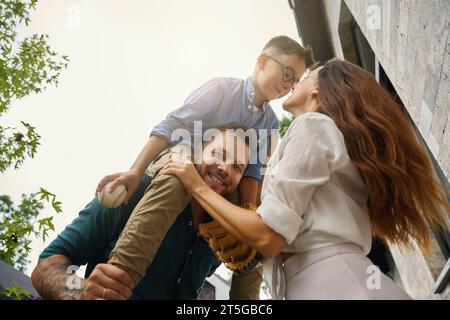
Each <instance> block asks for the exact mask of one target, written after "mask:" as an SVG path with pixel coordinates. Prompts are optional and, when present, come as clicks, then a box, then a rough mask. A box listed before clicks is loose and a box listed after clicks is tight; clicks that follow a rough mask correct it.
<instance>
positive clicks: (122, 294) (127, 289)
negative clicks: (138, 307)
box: [80, 264, 134, 300]
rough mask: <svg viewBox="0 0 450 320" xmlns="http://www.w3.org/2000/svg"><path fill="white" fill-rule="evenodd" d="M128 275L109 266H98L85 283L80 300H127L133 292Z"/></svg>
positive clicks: (131, 281)
mask: <svg viewBox="0 0 450 320" xmlns="http://www.w3.org/2000/svg"><path fill="white" fill-rule="evenodd" d="M133 286H134V284H133V279H131V277H130V276H129V275H128V273H127V272H126V271H124V270H122V269H120V268H119V267H116V266H114V265H111V264H98V265H97V266H96V267H95V269H94V270H93V271H92V273H91V275H90V276H89V278H88V279H87V281H86V284H85V286H84V290H83V292H82V294H81V298H80V299H81V300H128V299H129V298H130V296H131V291H132V290H133Z"/></svg>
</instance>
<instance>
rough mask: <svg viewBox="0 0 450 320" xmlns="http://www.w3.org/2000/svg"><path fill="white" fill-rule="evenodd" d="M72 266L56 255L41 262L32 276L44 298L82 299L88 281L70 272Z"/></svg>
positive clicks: (34, 283) (64, 258)
mask: <svg viewBox="0 0 450 320" xmlns="http://www.w3.org/2000/svg"><path fill="white" fill-rule="evenodd" d="M70 265H71V261H70V260H69V259H68V258H67V257H65V256H62V255H54V256H50V257H48V258H45V259H41V260H39V262H38V265H37V266H36V268H35V269H34V270H33V273H32V275H31V281H32V282H33V286H34V287H35V288H36V290H37V291H38V292H39V294H40V295H41V297H42V298H44V299H54V300H78V299H80V297H81V293H82V291H83V288H84V284H85V281H86V280H85V279H82V278H79V277H78V276H77V275H76V274H75V273H72V272H71V271H70V270H69V266H70ZM71 277H72V278H71ZM73 277H76V278H73Z"/></svg>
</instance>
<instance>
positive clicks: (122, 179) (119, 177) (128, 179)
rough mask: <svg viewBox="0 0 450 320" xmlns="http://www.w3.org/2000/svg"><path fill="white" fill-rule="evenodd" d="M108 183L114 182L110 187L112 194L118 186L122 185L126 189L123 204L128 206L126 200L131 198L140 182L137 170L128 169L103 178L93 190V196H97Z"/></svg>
mask: <svg viewBox="0 0 450 320" xmlns="http://www.w3.org/2000/svg"><path fill="white" fill-rule="evenodd" d="M110 181H114V182H113V183H112V185H111V188H110V192H113V191H114V190H115V189H116V188H117V187H118V186H119V185H121V184H123V185H125V186H126V188H127V196H126V198H125V202H124V204H128V200H130V198H131V197H132V196H133V194H134V192H135V191H136V189H137V188H138V186H139V183H140V181H141V175H140V174H139V172H138V170H135V169H130V170H128V171H126V172H119V173H114V174H111V175H108V176H106V177H104V178H103V179H102V180H101V181H100V183H99V184H98V186H97V189H96V190H95V196H97V195H98V194H99V193H100V192H101V191H102V189H103V187H104V186H105V185H106V184H107V183H108V182H110Z"/></svg>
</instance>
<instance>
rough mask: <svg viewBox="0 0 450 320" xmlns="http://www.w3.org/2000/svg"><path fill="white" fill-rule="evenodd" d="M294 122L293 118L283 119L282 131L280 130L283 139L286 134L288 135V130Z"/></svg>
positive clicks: (281, 122) (281, 123)
mask: <svg viewBox="0 0 450 320" xmlns="http://www.w3.org/2000/svg"><path fill="white" fill-rule="evenodd" d="M292 120H293V118H292V117H283V119H281V121H280V129H279V132H280V136H281V137H283V136H284V134H285V133H286V130H287V129H288V128H289V126H290V125H291V122H292Z"/></svg>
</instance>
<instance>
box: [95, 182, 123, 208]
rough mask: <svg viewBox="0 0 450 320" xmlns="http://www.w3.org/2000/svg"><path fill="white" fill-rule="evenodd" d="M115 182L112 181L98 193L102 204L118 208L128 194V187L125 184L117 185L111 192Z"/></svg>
mask: <svg viewBox="0 0 450 320" xmlns="http://www.w3.org/2000/svg"><path fill="white" fill-rule="evenodd" d="M112 183H113V182H112V181H110V182H108V183H107V184H106V186H104V187H103V189H102V192H100V193H99V194H98V201H99V202H100V204H101V205H102V206H105V207H107V208H111V209H114V208H117V207H118V206H120V205H121V204H122V203H123V202H124V201H125V197H126V196H127V189H126V188H125V186H124V185H123V184H121V185H119V186H117V188H116V189H115V190H114V191H113V192H109V188H110V187H111V184H112Z"/></svg>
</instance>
